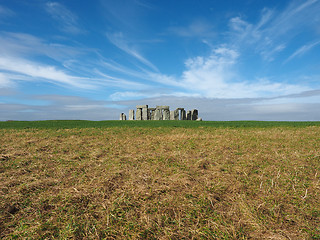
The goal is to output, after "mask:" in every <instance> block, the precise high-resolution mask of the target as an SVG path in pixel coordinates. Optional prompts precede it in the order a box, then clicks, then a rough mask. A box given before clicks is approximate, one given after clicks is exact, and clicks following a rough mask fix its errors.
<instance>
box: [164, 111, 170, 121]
mask: <svg viewBox="0 0 320 240" xmlns="http://www.w3.org/2000/svg"><path fill="white" fill-rule="evenodd" d="M163 120H170V111H169V109H164V110H163Z"/></svg>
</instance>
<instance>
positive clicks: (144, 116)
mask: <svg viewBox="0 0 320 240" xmlns="http://www.w3.org/2000/svg"><path fill="white" fill-rule="evenodd" d="M146 106H147V107H144V108H142V120H148V105H146Z"/></svg>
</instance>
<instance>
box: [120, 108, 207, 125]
mask: <svg viewBox="0 0 320 240" xmlns="http://www.w3.org/2000/svg"><path fill="white" fill-rule="evenodd" d="M136 108H137V110H136V111H134V110H129V120H138V121H141V120H192V121H196V120H197V121H202V118H199V117H198V110H197V109H193V110H189V111H186V110H185V109H184V108H177V109H175V110H173V111H170V107H169V106H156V107H155V108H149V107H148V105H137V106H136ZM134 113H136V114H134ZM200 119H201V120H200ZM120 120H127V118H126V115H125V114H124V113H121V114H120Z"/></svg>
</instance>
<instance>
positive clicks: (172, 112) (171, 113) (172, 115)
mask: <svg viewBox="0 0 320 240" xmlns="http://www.w3.org/2000/svg"><path fill="white" fill-rule="evenodd" d="M170 120H174V111H170Z"/></svg>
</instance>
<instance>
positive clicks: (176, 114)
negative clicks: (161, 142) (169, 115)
mask: <svg viewBox="0 0 320 240" xmlns="http://www.w3.org/2000/svg"><path fill="white" fill-rule="evenodd" d="M173 120H179V110H178V109H176V110H174V111H173Z"/></svg>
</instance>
